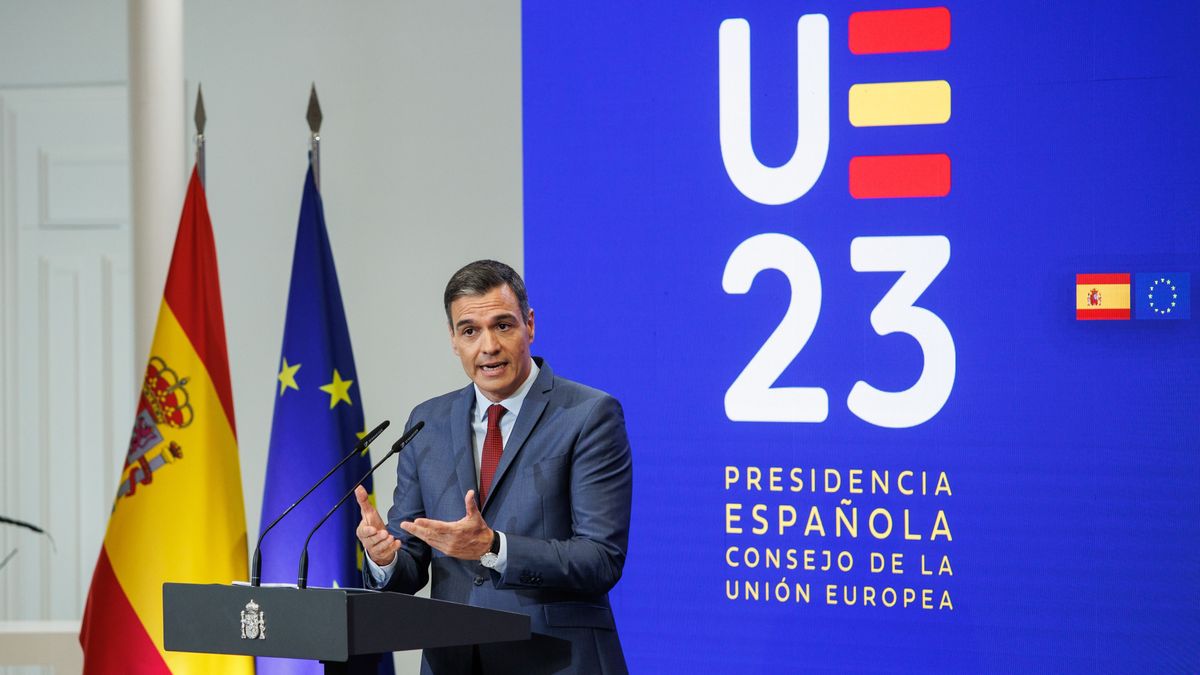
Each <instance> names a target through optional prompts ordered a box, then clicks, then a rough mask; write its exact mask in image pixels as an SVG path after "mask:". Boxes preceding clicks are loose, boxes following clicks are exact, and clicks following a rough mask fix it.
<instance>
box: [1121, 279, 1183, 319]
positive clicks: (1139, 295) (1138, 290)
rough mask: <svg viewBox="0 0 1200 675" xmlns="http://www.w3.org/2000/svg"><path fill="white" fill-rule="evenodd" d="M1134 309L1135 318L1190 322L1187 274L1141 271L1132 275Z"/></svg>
mask: <svg viewBox="0 0 1200 675" xmlns="http://www.w3.org/2000/svg"><path fill="white" fill-rule="evenodd" d="M1133 286H1134V291H1133V295H1134V307H1136V308H1137V309H1136V316H1137V318H1138V319H1160V320H1161V319H1190V318H1191V317H1192V275H1191V273H1190V272H1145V273H1139V274H1136V275H1134V282H1133Z"/></svg>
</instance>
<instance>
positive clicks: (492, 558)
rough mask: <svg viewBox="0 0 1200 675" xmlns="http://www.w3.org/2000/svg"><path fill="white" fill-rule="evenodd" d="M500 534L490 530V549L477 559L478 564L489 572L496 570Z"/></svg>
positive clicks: (498, 557) (498, 560)
mask: <svg viewBox="0 0 1200 675" xmlns="http://www.w3.org/2000/svg"><path fill="white" fill-rule="evenodd" d="M499 554H500V533H499V532H497V531H495V530H492V548H490V549H489V550H488V552H487V553H484V554H483V555H482V556H480V557H479V564H480V565H483V566H484V567H486V568H488V569H489V570H494V569H496V563H498V562H500V555H499Z"/></svg>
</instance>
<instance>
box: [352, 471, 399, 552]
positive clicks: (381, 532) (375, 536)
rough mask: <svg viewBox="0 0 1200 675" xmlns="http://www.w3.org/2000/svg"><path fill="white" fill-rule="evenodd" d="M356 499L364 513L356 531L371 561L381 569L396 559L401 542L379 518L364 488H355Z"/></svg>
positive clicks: (377, 511)
mask: <svg viewBox="0 0 1200 675" xmlns="http://www.w3.org/2000/svg"><path fill="white" fill-rule="evenodd" d="M354 497H355V498H356V499H358V509H359V510H360V511H361V512H362V520H360V521H359V522H358V529H356V530H355V531H354V533H355V534H356V535H358V540H359V541H360V542H362V545H363V549H364V550H365V551H366V552H367V555H368V556H370V557H371V560H372V561H374V562H375V564H376V565H379V566H380V567H386V566H388V565H390V564H392V561H394V560H395V559H396V551H399V550H400V540H399V539H397V538H395V537H393V536H392V533H391V532H388V531H387V524H386V523H384V522H383V518H380V517H379V510H378V509H376V508H375V506H374V505H373V504H371V500H370V498H369V497H368V496H367V491H366V489H365V488H363V486H361V485H360V486H358V487H356V488H354Z"/></svg>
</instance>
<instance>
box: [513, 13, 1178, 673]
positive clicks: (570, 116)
mask: <svg viewBox="0 0 1200 675" xmlns="http://www.w3.org/2000/svg"><path fill="white" fill-rule="evenodd" d="M846 5H847V3H844V2H820V1H814V2H805V3H801V4H797V3H795V2H763V1H755V2H751V1H749V0H741V1H731V2H721V3H710V2H703V3H701V2H693V1H687V2H657V3H643V2H637V3H635V2H617V1H614V2H605V3H561V2H542V1H536V0H533V1H528V2H525V3H524V4H523V14H524V17H523V26H522V31H523V34H522V41H523V59H524V65H523V69H524V80H523V86H524V120H525V128H524V143H525V167H524V171H525V173H524V176H525V178H524V180H525V268H526V279H527V282H528V285H529V288H530V291H531V298H530V299H531V302H532V305H533V307H534V310H535V312H536V314H537V319H538V333H537V343H536V344H535V350H534V351H535V353H538V354H541V355H544V356H545V357H546V358H547V359H548V360H549V362H550V363H551V364H552V365H553V366H554V368H555V370H556V371H558V372H561V373H562V374H564V375H565V376H567V377H571V378H573V379H578V380H581V381H583V382H586V383H588V384H592V385H594V386H598V387H600V388H603V389H605V390H607V391H609V392H611V393H613V394H614V395H616V396H617V397H618V398H619V399H620V400H621V401H622V402H623V404H624V405H625V408H626V415H627V418H628V424H629V430H630V433H631V441H632V444H633V450H634V458H635V463H634V468H635V471H634V474H635V495H634V513H633V528H632V537H631V542H630V553H629V559H628V562H627V565H626V568H625V577H624V578H623V580H622V581H621V583H620V584H619V585H618V586H617V588H616V590H615V591H614V593H613V599H614V603H615V607H616V612H617V622H618V625H619V628H620V631H621V636H622V639H623V643H624V646H625V649H626V654H627V657H628V659H629V662H630V666H631V668H632V669H633V670H634V671H635V672H684V671H685V669H686V670H691V671H694V672H768V671H797V672H798V671H806V672H807V671H813V670H821V669H826V670H828V669H832V670H846V671H870V672H886V671H905V672H908V671H945V672H978V671H992V670H1000V671H1019V670H1023V669H1027V668H1028V669H1036V670H1043V671H1052V672H1064V671H1076V670H1078V671H1097V670H1103V671H1128V672H1134V671H1137V672H1162V671H1187V672H1195V671H1197V670H1198V669H1200V651H1197V649H1196V645H1197V644H1198V643H1200V610H1198V609H1197V608H1200V525H1198V523H1197V514H1198V513H1200V509H1198V507H1200V499H1198V498H1197V491H1196V486H1197V483H1198V479H1200V424H1198V423H1197V421H1198V420H1197V418H1198V417H1200V415H1198V412H1200V377H1198V376H1200V356H1198V354H1197V347H1198V345H1200V340H1198V339H1197V338H1198V335H1197V322H1196V320H1193V319H1190V318H1189V319H1183V320H1174V321H1140V320H1136V318H1135V319H1134V320H1129V321H1081V320H1077V318H1076V300H1075V298H1076V292H1077V289H1076V275H1077V274H1112V273H1120V274H1131V275H1134V276H1135V277H1136V275H1138V274H1140V273H1150V272H1154V273H1161V272H1162V271H1163V270H1169V271H1170V272H1168V274H1169V275H1174V277H1175V278H1176V279H1177V280H1178V279H1182V280H1183V281H1177V282H1176V283H1177V284H1178V286H1179V288H1178V289H1177V294H1178V295H1181V296H1182V297H1181V299H1180V301H1181V302H1182V301H1183V300H1187V299H1188V297H1190V292H1191V278H1190V277H1189V276H1186V274H1187V273H1194V272H1195V271H1196V270H1197V268H1200V234H1198V232H1200V218H1198V216H1200V178H1198V173H1197V171H1196V170H1195V169H1194V168H1193V166H1192V161H1191V160H1189V158H1195V157H1197V156H1198V155H1200V131H1198V129H1200V126H1198V125H1197V123H1196V104H1197V102H1198V101H1200V77H1198V75H1197V61H1196V58H1195V55H1194V53H1193V50H1192V49H1191V48H1190V45H1191V44H1192V42H1193V41H1194V38H1195V30H1196V26H1198V25H1200V5H1196V4H1194V3H1183V2H1172V3H1132V2H1086V3H1085V2H1061V3H1046V2H1033V1H1030V0H1015V1H1014V2H1008V3H994V2H949V3H946V4H945V5H943V6H945V7H946V8H947V9H948V12H949V16H950V25H951V34H952V39H951V42H950V44H949V47H948V48H946V49H940V50H933V51H922V52H913V53H892V54H854V53H852V52H851V50H850V46H849V43H848V35H849V28H848V26H849V21H850V15H851V13H852V12H853V11H862V10H882V9H893V8H897V7H906V6H907V7H912V6H913V5H906V4H904V3H899V2H886V1H885V2H864V3H854V5H853V6H851V7H847V6H846ZM916 6H918V7H920V6H922V5H916ZM804 14H819V15H823V16H824V17H826V19H827V22H828V28H827V31H826V34H827V36H828V48H827V58H828V67H827V71H826V72H827V75H828V86H827V95H828V103H827V107H828V124H827V130H828V131H827V133H828V151H827V154H826V156H825V157H824V161H823V163H819V162H818V163H817V164H816V165H815V166H818V167H820V169H819V173H818V174H816V177H815V182H813V183H812V185H811V189H807V190H804V189H803V185H800V183H802V182H803V180H801V181H799V182H797V181H792V182H790V183H788V184H787V185H785V186H784V191H785V192H787V191H788V190H789V189H790V190H791V191H792V192H791V193H790V194H788V195H785V196H784V197H783V198H782V199H781V200H777V201H783V203H763V201H764V200H762V199H761V198H760V199H758V200H756V199H754V198H752V197H749V196H747V194H745V192H744V191H743V190H742V189H739V186H738V185H735V182H734V180H733V179H732V177H731V173H730V170H727V168H726V165H727V163H728V162H729V161H730V160H729V158H728V157H724V156H723V150H722V142H721V113H720V110H721V105H720V99H721V92H720V88H721V87H720V85H719V81H720V78H719V73H720V68H721V66H720V63H721V48H720V33H721V27H722V22H724V21H726V20H727V19H735V18H741V19H745V21H746V25H748V27H749V35H750V38H749V39H750V50H749V53H750V55H751V58H750V66H749V80H750V92H751V93H750V99H751V105H750V128H751V129H752V139H753V151H754V153H755V154H756V155H757V158H758V160H759V161H761V163H762V164H763V165H765V166H768V167H771V166H780V165H784V164H786V163H787V162H788V161H789V159H790V158H791V157H792V154H793V150H794V149H795V148H796V145H797V135H798V133H801V132H798V126H797V106H798V105H800V106H801V107H802V108H803V110H802V113H813V111H814V110H815V109H817V108H819V107H820V106H819V104H813V103H812V102H813V101H814V100H816V101H818V102H819V101H821V94H822V93H823V89H822V88H821V87H820V86H819V78H818V80H816V82H817V83H818V84H817V85H814V87H815V88H813V89H811V90H809V89H805V87H806V86H808V85H812V83H813V80H804V78H803V77H800V78H799V79H800V84H799V85H798V68H799V69H800V73H801V75H804V74H809V75H811V74H812V73H819V72H821V69H820V67H819V64H818V63H817V62H816V61H814V59H812V58H807V60H806V57H802V58H801V61H800V65H799V66H798V65H797V40H798V38H797V33H798V29H797V22H798V20H799V19H800V17H801V15H804ZM820 27H821V26H820V23H819V22H817V23H815V24H813V25H812V26H810V28H811V30H810V31H809V32H804V31H801V36H802V37H812V36H819V35H820V34H821V31H820ZM736 28H737V26H736V25H734V24H729V28H728V30H730V31H734V30H735V29H736ZM731 37H732V33H731ZM808 44H809V45H810V46H811V42H810V43H808ZM734 46H736V45H734V43H733V42H731V43H730V46H729V48H728V50H729V51H728V53H727V54H726V56H730V55H732V54H733V53H734V51H735V50H734V49H733V47H734ZM818 51H820V50H818ZM809 57H811V54H809ZM817 61H819V59H817ZM728 70H729V72H730V73H734V74H735V75H736V72H735V71H736V68H733V67H732V66H730V67H729V69H728ZM943 80H944V81H945V82H947V83H948V85H949V88H950V90H951V92H952V93H951V104H950V106H951V109H952V114H951V115H950V117H949V119H948V121H946V122H945V123H923V124H915V125H912V124H907V125H900V126H854V125H853V124H851V122H850V121H849V120H850V114H851V111H850V110H849V103H848V100H849V95H848V94H849V91H850V88H851V87H852V86H853V85H855V84H864V83H885V82H912V81H943ZM806 83H807V84H806ZM798 87H799V89H801V91H800V92H798ZM730 91H732V89H731V90H730ZM814 92H815V94H816V98H815V99H814V98H813V97H812V95H813V94H814ZM798 100H799V101H800V103H799V104H798ZM731 109H732V108H731ZM817 117H818V118H819V115H818V116H817ZM728 121H729V120H727V122H728ZM730 124H731V126H732V122H730ZM821 127H822V125H821V124H820V123H819V121H818V122H816V123H814V124H812V125H811V126H810V127H808V128H807V131H805V132H804V133H809V132H812V133H815V134H816V137H817V138H819V137H820V136H821V133H822V128H821ZM801 135H802V136H803V133H801ZM810 141H811V138H810V137H809V136H804V139H803V142H802V146H803V148H802V150H801V152H800V153H798V154H799V155H804V156H810V157H815V158H816V160H819V159H820V152H819V151H818V150H819V147H818V146H819V145H820V143H819V142H810ZM733 145H734V143H733V142H730V143H728V144H727V146H728V147H726V153H727V154H729V153H731V152H732V149H733V148H732V146H733ZM814 148H816V149H814ZM914 154H916V155H923V154H944V155H946V156H947V157H948V158H949V161H950V163H951V167H952V168H951V177H952V180H951V186H950V189H949V192H948V194H945V196H941V197H936V196H935V197H923V198H882V199H855V198H854V197H853V196H852V195H851V192H850V178H849V175H850V169H849V167H850V164H851V158H853V157H861V156H879V155H914ZM816 160H814V161H816ZM900 177H901V178H904V177H905V176H903V175H902V176H900ZM795 193H799V194H798V195H797V194H795ZM764 234H771V235H774V236H771V237H765V238H764V237H762V236H761V235H764ZM756 237H757V239H756ZM893 237H898V238H902V239H891V238H893ZM883 238H887V239H883ZM744 242H748V243H745V244H744ZM852 242H854V244H853V246H852ZM739 246H742V248H741V249H739ZM943 249H948V261H946V262H945V265H944V268H940V262H939V255H942V254H944V253H945V251H944V250H943ZM735 250H738V251H739V253H737V254H735ZM852 251H853V252H854V255H855V259H854V260H853V262H852ZM806 255H811V260H810V259H808V258H807V257H806ZM943 257H944V255H943ZM871 269H881V270H891V271H869V270H871ZM905 269H912V270H913V272H912V274H911V275H908V276H907V277H906V278H907V279H908V281H909V282H913V291H914V292H919V297H918V298H916V299H915V301H912V304H913V305H915V306H916V307H919V308H924V309H925V310H927V311H926V312H922V311H917V310H911V309H908V308H907V307H908V305H909V303H910V300H912V298H908V299H903V298H895V297H894V296H889V297H890V298H891V300H892V301H891V302H890V304H891V305H894V306H895V309H894V310H892V311H890V314H889V310H888V309H887V305H888V304H889V303H883V304H884V306H883V307H882V309H880V310H878V312H879V313H880V316H879V317H878V318H879V319H880V320H883V321H884V322H885V323H886V319H887V316H889V315H890V316H891V317H892V320H893V322H895V323H896V324H897V326H898V328H899V332H893V333H891V334H888V335H881V334H879V332H877V330H876V329H875V328H874V327H873V324H872V316H873V311H877V310H876V308H877V306H880V305H881V302H883V299H884V297H885V294H887V293H888V292H889V290H890V289H892V288H893V286H894V285H896V284H897V281H898V279H899V278H900V277H901V274H900V271H901V270H905ZM922 270H924V272H925V277H924V278H918V277H920V274H921V271H922ZM739 276H740V277H741V281H740V282H739V281H738V280H737V279H736V278H735V277H739ZM750 282H752V283H750ZM739 284H740V286H741V289H740V290H739V288H738V287H739ZM1110 290H1111V289H1105V292H1106V293H1109V291H1110ZM743 291H745V292H743ZM1130 292H1131V293H1133V295H1134V296H1135V297H1134V298H1133V306H1134V314H1135V317H1136V315H1137V302H1138V298H1139V297H1141V295H1140V294H1145V292H1146V291H1145V289H1144V288H1139V287H1136V284H1135V287H1134V288H1132V289H1131V291H1130ZM910 295H911V294H910ZM1106 297H1110V298H1112V297H1114V296H1111V295H1110V296H1106ZM1111 301H1112V300H1111V299H1110V300H1108V301H1107V302H1111ZM814 317H815V318H814ZM939 325H940V327H939ZM809 328H811V335H810V336H807V337H806V333H807V332H808V329H809ZM777 329H778V333H777V334H776V335H774V336H772V332H773V331H776V330H777ZM910 331H911V333H910V334H906V333H909V332H910ZM882 332H886V330H885V331H882ZM917 336H919V338H918V337H917ZM947 339H948V340H949V342H950V344H951V345H952V346H951V347H947ZM765 344H769V345H770V346H769V348H767V349H766V350H765V351H767V352H771V354H770V355H760V356H759V357H756V354H759V351H760V349H763V348H764V345H765ZM771 359H775V360H779V364H778V365H777V366H775V367H773V366H772V363H771V362H770V361H771ZM752 361H755V363H754V365H753V366H751V365H750V364H751V362H752ZM744 373H748V375H744ZM923 373H924V375H925V376H926V379H925V380H923V381H922V385H921V387H920V390H919V391H918V392H915V393H914V392H910V393H909V394H887V393H881V394H879V400H878V402H874V403H871V402H870V401H866V399H864V401H866V402H861V403H860V404H854V403H851V402H849V401H848V399H851V398H852V397H851V396H850V392H851V390H852V388H854V387H855V384H856V382H859V381H863V382H865V383H867V384H868V385H869V386H871V387H874V388H876V389H878V390H882V392H904V391H905V390H908V389H909V388H911V387H913V386H914V383H916V382H918V380H919V378H922V375H923ZM740 376H742V377H750V378H751V381H750V382H749V384H747V385H746V386H745V388H744V389H743V390H740V391H738V390H737V388H735V391H733V392H731V391H730V388H731V385H732V384H733V383H734V381H735V379H738V378H739V377H740ZM947 376H949V380H948V385H947ZM755 377H757V378H758V380H760V381H759V382H757V383H755V382H754V381H753V379H754V378H755ZM768 387H771V388H770V389H768ZM799 387H807V388H810V389H809V391H808V392H807V393H805V392H802V391H800V392H798V391H797V390H796V389H795V388H799ZM816 388H819V389H820V390H823V391H824V392H825V397H826V398H827V411H826V412H825V413H824V415H822V413H821V410H820V404H819V398H820V394H819V392H817V391H816ZM866 396H867V397H868V398H869V396H870V395H866ZM804 397H808V398H807V399H805V398H804ZM814 397H815V399H814ZM856 411H857V412H856ZM785 418H786V419H789V420H794V421H783V420H784V419H785ZM822 418H823V419H822ZM805 419H807V420H809V421H799V420H805ZM735 420H737V421H735ZM752 420H755V421H752ZM817 420H820V421H817ZM772 467H776V468H777V473H776V475H777V476H778V477H779V478H778V481H777V484H776V487H778V489H777V490H772V489H771V480H770V477H771V475H772V472H771V469H772ZM814 471H815V477H816V479H817V481H816V482H817V485H816V486H815V489H814V486H813V485H812V481H811V478H812V477H814V474H813V472H814ZM857 471H860V472H861V473H858V474H856V473H855V472H857ZM906 471H911V472H913V474H912V478H911V479H910V478H908V477H907V474H905V476H904V477H901V473H902V472H906ZM943 473H944V479H943ZM827 474H828V475H827ZM756 475H757V476H760V478H759V479H758V480H755V476H756ZM855 475H858V476H859V477H860V478H861V481H862V482H861V483H859V484H858V487H859V488H860V489H859V490H858V491H855V490H854V489H853V488H854V485H853V480H854V476H855ZM922 476H925V477H926V479H927V483H926V486H927V487H926V489H925V490H924V491H922V490H921V479H922ZM797 479H798V480H797ZM939 479H943V480H944V484H945V487H944V488H943V489H939V490H935V486H936V485H937V483H938V481H939ZM827 480H828V481H829V482H828V483H827V482H826V481H827ZM885 487H886V488H887V489H886V493H885V491H884V488H885ZM909 488H915V489H914V490H913V494H905V493H904V492H903V491H902V490H905V491H907V490H908V489H909ZM814 511H815V514H816V515H815V516H814V515H813V514H814ZM793 513H794V514H795V516H794V519H795V523H794V524H792V523H791V521H792V519H793V515H792V514H793ZM756 514H757V515H758V516H759V517H760V518H761V520H760V519H756V517H755V515H756ZM906 514H907V518H908V527H907V529H906V527H905V521H904V519H905V517H906ZM939 514H940V515H939ZM814 517H815V518H816V519H817V521H816V522H814V520H813V518H814ZM852 518H855V519H856V522H857V527H856V528H853V529H852V528H851V527H850V525H851V524H852V523H853V522H855V521H852V520H851V519H852ZM839 519H844V520H839ZM889 521H890V522H891V524H892V525H891V528H890V530H888V528H886V527H885V525H886V524H887V523H888V522H889ZM872 524H873V525H874V526H875V527H872ZM756 528H757V529H758V530H759V531H761V530H764V529H765V532H761V533H756V531H755V529H756ZM906 533H907V536H906ZM880 535H882V536H880ZM912 537H918V539H914V538H912ZM751 550H753V551H754V552H753V553H751ZM806 552H810V553H806ZM776 554H778V556H779V560H778V562H776V561H775V560H774V559H773V556H775V555H776ZM826 554H828V555H829V556H830V559H831V562H832V564H831V565H829V566H828V568H827V569H822V568H823V567H826V560H825V556H826ZM873 554H874V557H873ZM806 555H808V556H811V563H810V564H806V562H805V556H806ZM895 555H899V556H901V557H899V558H894V557H893V556H895ZM922 556H923V558H924V560H922ZM881 558H882V559H884V560H886V562H887V565H886V567H885V569H883V570H881V571H875V570H876V569H877V568H878V561H879V560H880V559H881ZM839 560H840V562H841V566H839ZM873 562H874V563H876V564H875V565H873V564H872V563H873ZM894 562H898V563H899V570H897V569H895V567H894V565H893V563H894ZM923 572H930V573H929V574H925V573H923ZM868 589H870V590H869V591H868ZM868 596H870V598H871V601H870V602H868ZM906 596H909V597H910V600H909V601H907V602H906V601H905V598H906ZM889 598H890V599H891V602H890V603H889V602H888V600H889ZM927 598H928V600H927ZM889 604H890V606H889Z"/></svg>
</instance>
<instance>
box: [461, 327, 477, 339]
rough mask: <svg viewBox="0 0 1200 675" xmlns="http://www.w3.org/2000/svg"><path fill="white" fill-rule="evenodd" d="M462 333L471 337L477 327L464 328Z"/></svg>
mask: <svg viewBox="0 0 1200 675" xmlns="http://www.w3.org/2000/svg"><path fill="white" fill-rule="evenodd" d="M462 334H463V335H466V336H467V337H470V336H472V335H474V334H475V329H474V328H464V329H463V332H462Z"/></svg>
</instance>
